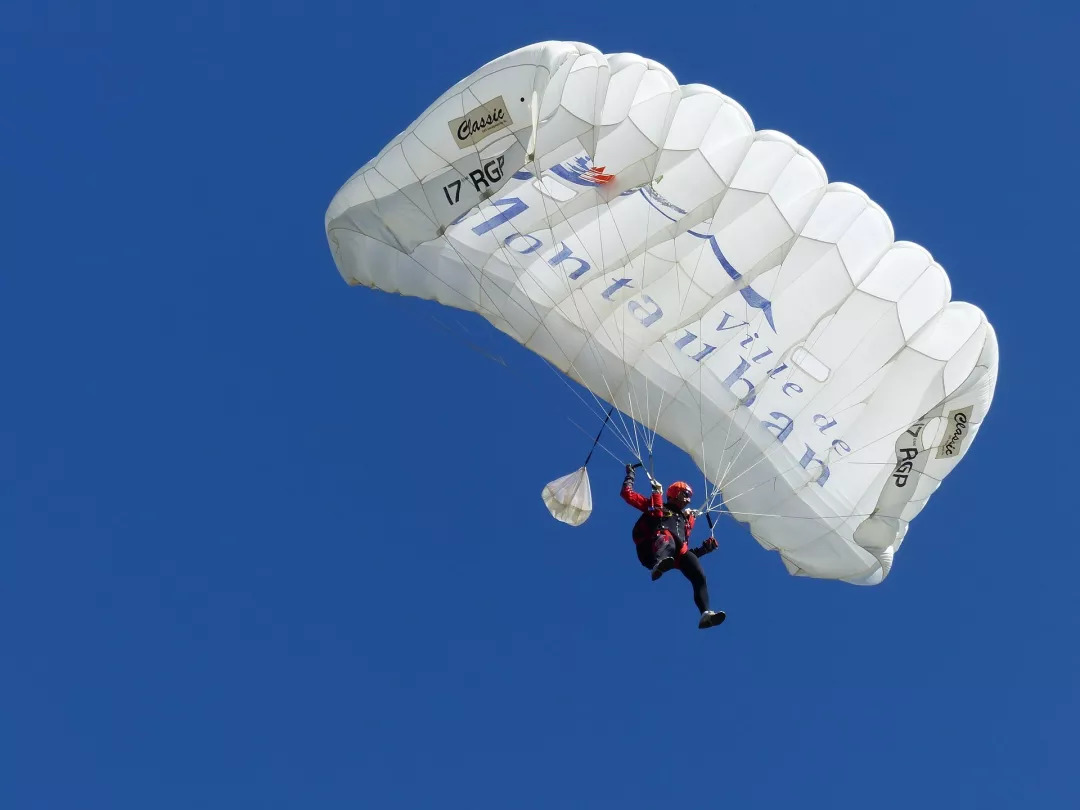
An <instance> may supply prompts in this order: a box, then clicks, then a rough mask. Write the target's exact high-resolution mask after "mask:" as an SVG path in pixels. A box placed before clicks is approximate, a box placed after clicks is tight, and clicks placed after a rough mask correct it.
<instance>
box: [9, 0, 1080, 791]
mask: <svg viewBox="0 0 1080 810" xmlns="http://www.w3.org/2000/svg"><path fill="white" fill-rule="evenodd" d="M3 17H4V19H3V22H2V26H3V31H4V35H3V37H2V38H0V104H2V109H0V185H2V194H0V233H2V236H3V238H2V246H3V247H2V252H0V262H2V265H0V267H2V269H0V285H2V286H0V307H2V309H0V337H2V339H3V347H4V350H3V358H4V359H3V369H4V373H3V382H4V394H3V397H2V399H0V417H2V420H0V521H2V522H0V529H2V532H3V536H2V537H0V804H2V805H3V807H5V808H12V809H13V810H30V809H31V808H33V809H35V810H36V809H37V808H76V807H78V808H96V807H103V808H138V809H139V810H145V808H155V810H165V809H166V808H184V809H185V810H187V808H193V807H200V808H201V807H207V808H210V807H212V808H248V807H251V808H346V807H348V808H355V807H370V808H380V809H381V808H386V809H387V810H389V809H390V808H428V807H437V808H470V810H472V809H474V808H498V809H499V810H503V809H506V810H510V809H511V808H514V809H516V808H545V809H549V808H560V809H561V808H607V807H612V808H620V810H635V809H636V808H657V807H687V806H691V807H721V806H723V807H731V808H750V807H754V808H759V807H760V808H773V807H776V808H780V807H783V808H788V807H812V808H841V807H864V806H873V807H875V808H909V807H911V806H917V805H921V806H927V807H978V808H1033V807H1039V808H1043V807H1046V808H1050V807H1053V808H1058V807H1060V808H1065V807H1076V806H1080V790H1078V783H1077V776H1076V767H1075V762H1076V756H1077V743H1076V725H1077V721H1078V720H1080V711H1078V693H1080V678H1078V663H1080V656H1078V652H1077V638H1078V635H1080V621H1078V613H1080V611H1078V608H1077V597H1076V590H1075V582H1076V575H1077V571H1078V569H1080V555H1078V553H1077V543H1076V541H1077V535H1078V532H1077V530H1076V527H1075V503H1076V498H1075V495H1074V479H1075V465H1074V463H1073V457H1074V443H1075V430H1076V415H1075V406H1074V403H1075V401H1076V382H1075V381H1076V369H1075V361H1074V359H1073V357H1074V353H1075V347H1076V345H1077V338H1076V330H1075V314H1074V309H1075V307H1074V301H1075V298H1076V295H1077V292H1078V285H1077V282H1076V255H1075V243H1076V220H1077V216H1076V215H1077V202H1076V200H1077V197H1076V188H1077V185H1078V180H1080V177H1078V174H1080V172H1078V158H1077V149H1076V144H1075V137H1076V131H1077V124H1078V115H1077V107H1076V98H1077V97H1078V92H1080V80H1078V77H1080V68H1078V66H1077V60H1076V58H1075V49H1076V43H1075V40H1076V33H1077V31H1078V30H1080V26H1078V22H1080V15H1078V13H1077V12H1076V11H1075V10H1070V11H1066V10H1064V6H1063V5H1062V6H1059V7H1058V9H1057V10H1056V11H1055V10H1052V9H1051V7H1050V6H1047V7H1046V8H1042V7H1040V6H1038V5H1037V4H1030V5H1029V4H1025V5H1023V6H1016V5H1014V4H1008V5H1006V4H995V3H978V4H976V3H971V4H941V3H938V2H921V0H920V1H917V2H909V3H904V4H876V3H861V2H854V1H853V2H848V3H833V4H829V3H824V4H823V3H794V2H790V3H788V2H785V3H771V4H764V3H762V4H726V3H715V4H708V5H698V4H694V5H685V6H684V5H680V4H663V3H653V4H646V3H638V2H633V0H631V1H630V2H596V3H592V4H580V3H562V2H553V3H516V4H506V3H503V4H489V5H484V4H479V5H478V4H462V3H449V2H446V3H440V2H434V0H423V2H420V3H414V4H409V5H404V4H403V5H400V6H396V7H395V8H393V9H390V8H378V7H374V8H373V7H372V5H371V4H360V3H345V2H338V3H322V4H320V3H300V2H273V3H260V4H244V3H226V4H220V3H209V2H206V3H183V4H161V5H157V4H153V3H139V4H122V3H98V4H90V3H86V4H83V5H81V6H71V5H69V4H65V3H59V2H51V3H50V2H29V0H18V1H17V2H14V3H8V4H5V11H4V13H3ZM544 39H576V40H581V41H585V42H589V43H591V44H593V45H595V46H597V47H599V48H601V49H603V50H605V51H608V52H614V51H632V52H636V53H640V54H642V55H645V56H648V57H650V58H653V59H656V60H657V61H659V62H661V63H663V64H665V65H667V66H668V67H669V68H670V69H671V70H672V71H673V72H674V74H675V76H676V77H677V78H678V79H679V80H680V81H682V82H684V83H690V82H702V83H706V84H711V85H713V86H714V87H717V88H718V89H720V90H721V91H722V92H724V93H726V94H728V95H730V96H732V97H733V98H735V99H736V100H738V101H739V102H740V103H741V104H742V105H743V106H744V107H745V108H746V109H747V110H748V111H749V113H750V115H751V117H752V118H753V120H754V123H755V125H756V126H757V127H758V128H759V129H766V128H774V129H780V130H782V131H784V132H786V133H788V134H790V135H791V136H792V137H794V138H795V139H796V140H797V141H799V142H800V143H801V144H803V145H805V146H806V147H808V148H809V149H811V150H812V151H813V152H814V153H815V154H816V155H817V156H818V157H819V158H820V159H821V161H822V162H823V164H824V165H825V167H826V169H827V170H828V172H829V176H830V178H831V179H834V180H843V181H846V182H850V183H854V184H856V185H858V186H860V187H861V188H863V189H864V190H866V192H867V193H868V194H869V195H870V196H871V197H872V198H874V199H875V200H876V201H877V202H879V203H880V204H881V205H882V206H883V207H884V208H885V210H886V211H888V213H889V215H890V217H891V219H892V221H893V223H894V225H895V229H896V235H897V238H898V239H910V240H912V241H916V242H919V243H921V244H923V245H925V246H926V247H927V248H928V249H929V250H930V251H931V252H932V253H933V254H934V256H935V258H937V259H938V260H939V261H940V262H941V263H942V264H943V265H944V267H945V268H946V270H947V271H948V273H949V275H950V278H951V280H952V285H953V296H954V298H956V299H960V300H967V301H971V302H973V303H975V304H976V305H978V306H980V307H981V308H983V310H984V311H985V312H986V313H987V315H988V317H989V318H990V320H991V322H992V323H993V324H994V326H995V327H996V329H997V332H998V337H999V340H1000V344H1001V376H1000V380H999V385H998V389H997V394H996V399H995V401H994V405H993V407H992V409H991V412H990V417H989V419H988V421H987V422H986V424H985V426H984V429H983V430H982V432H981V433H980V434H979V436H978V439H977V441H976V442H975V444H974V446H973V449H972V450H971V452H970V454H969V455H968V457H967V460H966V461H965V462H964V463H963V464H962V465H961V466H960V467H959V469H958V470H957V471H956V473H955V474H954V475H953V476H951V477H950V478H949V479H948V482H947V484H946V485H945V486H944V487H943V488H942V489H941V490H940V491H939V493H938V494H937V495H935V496H934V498H933V499H932V500H931V501H930V503H929V505H928V506H927V508H926V510H925V511H924V512H923V514H922V515H921V516H920V517H919V518H918V520H917V521H916V523H915V524H914V527H913V529H912V531H911V533H910V534H909V536H908V540H907V542H906V543H905V545H904V547H903V549H902V551H901V552H900V554H899V555H898V559H897V563H896V566H895V567H894V569H893V572H892V575H891V576H890V577H889V579H888V580H887V581H886V582H885V583H884V584H883V585H881V586H880V587H877V588H870V589H866V588H856V587H852V586H847V585H842V584H838V583H830V582H822V581H810V580H804V579H796V578H792V577H789V576H788V575H787V574H786V573H785V571H784V569H783V567H782V565H781V564H780V561H779V559H778V558H777V557H776V556H775V555H773V554H770V553H768V552H766V551H764V550H763V549H761V548H760V547H759V546H758V545H757V544H756V543H755V542H754V541H753V540H752V538H750V536H749V534H748V533H747V532H746V530H745V529H743V528H742V527H740V526H738V525H737V524H735V523H734V522H732V521H731V520H730V519H727V520H725V521H724V524H723V529H722V530H721V532H720V535H719V536H720V538H721V549H720V551H719V552H718V553H717V554H714V555H712V556H711V557H709V558H707V559H706V560H705V563H706V569H707V571H708V572H709V574H710V584H711V585H712V590H713V594H714V600H713V601H714V603H715V605H716V606H717V607H722V608H724V609H726V610H727V611H728V621H727V623H726V624H725V625H724V626H723V627H721V628H718V629H716V630H710V631H708V632H707V633H701V632H699V631H698V630H697V628H696V612H695V611H694V610H693V608H692V605H691V604H690V598H689V595H688V593H687V588H686V585H685V583H683V582H682V580H681V578H678V577H675V578H666V579H665V580H663V581H661V582H660V583H658V584H655V585H654V584H652V583H650V582H649V581H648V577H647V575H646V574H645V573H644V572H643V571H642V569H641V568H640V567H639V566H638V563H637V561H636V560H635V559H634V556H633V552H632V548H631V545H630V541H629V539H628V532H629V529H630V525H631V523H632V520H633V512H632V511H631V510H629V508H628V507H626V506H625V505H624V504H623V503H622V502H621V501H620V500H619V499H618V496H617V490H618V486H619V483H620V481H621V477H622V469H621V467H620V465H618V464H617V463H615V462H614V461H613V460H612V459H611V458H610V457H608V456H607V455H606V454H603V453H600V454H598V455H597V457H596V460H595V461H594V463H593V465H591V467H590V469H591V470H592V473H593V484H594V494H595V496H596V499H597V509H596V512H595V514H594V516H593V517H592V519H591V520H590V521H589V522H588V523H587V524H585V526H583V527H581V528H579V529H570V528H569V527H565V526H563V525H561V524H559V523H557V522H555V521H553V520H551V518H550V517H549V516H548V515H547V513H546V511H545V510H544V507H543V504H542V503H541V501H540V498H539V491H540V488H541V487H542V486H543V484H544V483H545V482H547V481H548V480H550V479H552V478H555V477H556V476H558V475H561V474H563V473H566V472H569V471H570V470H572V469H573V468H574V467H576V466H577V465H578V464H579V463H580V461H581V459H582V457H583V455H584V453H585V451H586V450H587V449H588V445H589V443H590V437H588V436H585V435H583V434H582V433H581V432H580V431H579V430H578V428H577V427H575V425H574V424H573V423H572V422H571V421H570V419H568V417H570V418H572V419H573V420H574V421H575V422H577V424H579V425H581V426H582V428H583V429H587V432H589V433H592V432H593V431H594V430H595V427H596V422H595V421H594V420H593V419H592V417H590V415H589V414H588V412H587V411H586V409H585V408H583V407H582V406H581V404H580V403H579V402H578V400H577V399H576V398H575V397H574V396H573V395H572V394H571V392H570V391H569V390H567V388H566V387H565V386H563V385H561V384H560V383H559V382H558V381H557V380H556V379H555V378H554V377H553V376H552V375H551V373H550V372H548V371H547V370H546V369H545V368H544V367H543V365H542V364H539V363H538V362H537V361H536V359H535V358H534V357H532V356H531V355H529V354H527V353H526V352H524V351H523V350H521V349H520V348H519V347H517V346H516V345H513V344H511V343H510V342H509V341H508V340H506V339H505V338H503V337H502V336H501V335H499V334H497V333H495V332H494V330H492V329H491V328H490V327H488V326H487V325H486V324H484V323H482V322H481V321H479V320H478V319H476V318H474V317H471V316H468V315H465V314H462V313H458V312H456V311H446V310H443V311H441V312H440V311H439V308H438V307H435V306H433V305H429V304H428V303H427V302H421V301H416V300H406V299H403V298H400V297H397V296H389V295H385V294H380V293H375V292H372V291H370V290H366V289H363V288H358V289H351V288H348V287H347V286H346V285H345V284H344V283H343V282H342V281H341V279H340V277H339V276H338V274H337V272H336V270H335V268H334V266H333V262H332V260H331V257H330V253H329V249H328V247H327V244H326V239H325V235H324V233H323V213H324V211H325V209H326V205H327V204H328V202H329V200H330V198H331V197H332V195H333V194H334V192H335V191H336V190H337V188H338V187H339V186H340V185H341V184H342V183H343V182H344V181H345V179H347V178H348V176H349V175H351V174H352V173H353V172H354V171H355V170H356V169H357V168H359V167H360V166H361V165H362V164H363V163H364V162H365V161H366V160H368V159H369V158H370V157H372V156H373V155H374V154H375V153H376V152H377V151H378V150H379V148H380V147H381V146H382V145H383V144H384V143H385V142H387V141H388V140H390V139H391V138H392V137H393V136H394V135H396V134H397V133H398V132H399V131H400V130H401V129H403V128H404V127H406V126H407V125H408V124H409V123H410V122H411V121H412V120H413V119H414V118H415V117H416V116H417V115H418V114H419V113H420V112H421V111H422V110H423V109H424V108H425V107H426V106H427V105H428V103H430V102H431V101H432V100H434V99H435V98H436V97H437V96H438V95H439V94H440V93H441V92H442V91H443V90H445V89H446V88H447V87H449V86H450V85H451V84H452V83H454V82H455V81H457V80H458V79H459V78H461V77H463V76H465V75H467V74H469V73H470V72H472V71H473V70H475V69H476V68H478V67H480V66H481V65H482V64H483V63H485V62H486V61H488V60H490V59H492V58H494V57H496V56H499V55H500V54H502V53H504V52H506V51H509V50H512V49H514V48H517V47H520V46H522V45H526V44H529V43H531V42H536V41H540V40H544ZM435 318H439V319H440V320H441V321H442V322H443V323H445V324H447V325H448V326H449V327H450V331H449V332H447V331H445V330H444V329H443V328H442V327H441V326H440V325H439V324H438V323H436V321H435ZM470 343H472V344H477V345H479V346H482V347H484V350H485V351H487V352H490V353H493V354H496V355H498V356H500V357H502V358H503V359H504V360H505V361H506V362H507V364H508V367H504V366H502V365H501V364H499V363H496V362H492V360H490V359H489V358H487V357H486V356H484V354H482V353H480V352H477V351H473V350H472V349H471V348H470V347H469V345H468V344H470ZM608 446H609V447H611V448H612V449H615V447H616V445H614V444H613V443H610V444H609V445H608ZM658 465H659V467H658V472H659V473H660V474H661V475H662V476H663V477H665V479H666V480H671V479H673V478H675V477H686V478H688V479H689V480H690V481H692V482H696V481H700V473H698V472H697V470H695V469H693V468H692V466H691V465H690V463H689V462H688V460H687V459H686V457H685V456H682V455H681V454H679V453H677V452H676V451H675V450H673V449H672V448H670V447H664V448H662V449H661V451H660V457H659V460H658Z"/></svg>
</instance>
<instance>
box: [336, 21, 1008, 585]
mask: <svg viewBox="0 0 1080 810" xmlns="http://www.w3.org/2000/svg"><path fill="white" fill-rule="evenodd" d="M326 232H327V236H328V239H329V242H330V246H331V249H332V252H333V255H334V260H335V262H336V263H337V267H338V269H339V271H340V272H341V274H342V276H343V277H344V278H345V280H346V281H347V282H349V283H350V284H354V285H367V286H370V287H374V288H378V289H380V290H385V291H389V292H396V293H400V294H403V295H409V296H417V297H420V298H427V299H434V300H436V301H439V302H441V303H443V304H445V305H447V306H452V307H459V308H461V309H465V310H470V311H472V312H476V313H479V314H480V315H482V316H483V317H484V318H486V319H487V320H488V321H489V322H490V323H491V324H493V325H494V326H495V327H496V328H498V329H500V330H502V331H503V332H505V333H506V334H507V335H510V336H511V337H512V338H513V339H515V340H517V341H518V342H520V343H521V344H523V345H524V346H526V347H528V348H529V349H530V350H532V351H534V352H536V353H537V354H539V355H541V356H543V357H544V358H546V359H547V360H548V361H549V362H550V363H551V364H552V365H554V366H555V367H557V368H558V369H560V370H562V371H563V372H564V373H565V374H566V375H568V376H569V377H570V378H572V379H573V380H576V381H577V382H579V383H580V384H581V385H583V386H585V387H586V388H588V389H590V390H591V391H592V392H594V393H595V394H596V395H597V396H598V397H599V398H601V399H602V400H604V401H605V402H608V403H611V404H614V405H615V406H616V407H617V408H618V409H619V410H620V411H621V412H622V413H623V414H625V415H626V417H628V418H630V419H632V420H636V422H635V424H637V423H640V424H641V425H647V426H649V427H650V428H651V429H654V430H655V431H656V433H657V434H659V435H661V436H663V437H664V438H666V439H667V440H669V441H670V442H672V443H673V444H675V445H677V446H679V447H681V448H682V449H683V450H685V451H686V452H687V453H688V454H690V455H691V456H692V457H693V459H694V461H695V462H696V463H697V465H698V466H699V467H700V468H701V470H702V471H703V473H704V474H705V476H706V477H707V479H708V480H709V481H711V482H713V483H714V484H715V485H716V486H719V487H720V488H721V489H722V491H723V498H724V502H725V505H726V507H727V508H728V510H729V511H730V512H731V513H732V515H733V516H734V517H735V518H736V519H738V520H740V521H742V522H744V523H747V524H748V526H749V529H750V531H751V533H752V534H753V536H754V537H755V538H756V539H757V541H758V542H759V543H760V544H761V545H762V546H764V547H765V548H767V549H772V550H775V551H777V552H778V553H779V554H780V556H781V557H782V558H783V560H784V563H785V565H786V566H787V568H788V570H789V571H790V572H791V573H794V574H799V575H806V576H812V577H823V578H832V579H842V580H846V581H848V582H855V583H860V584H874V583H877V582H880V581H881V580H882V579H883V578H884V577H885V576H886V575H887V574H888V572H889V569H890V567H891V565H892V561H893V557H894V554H895V552H896V550H897V549H898V548H899V546H900V544H901V542H902V541H903V539H904V536H905V534H906V533H907V530H908V526H909V524H910V522H911V521H912V519H913V518H914V517H915V516H916V515H917V514H918V513H919V511H920V510H921V509H922V507H923V506H924V504H925V503H926V500H927V498H928V497H929V496H930V495H931V493H933V492H934V491H935V490H936V489H937V487H938V486H939V485H940V483H941V481H942V480H943V479H944V478H945V476H946V475H948V474H949V473H950V472H951V471H952V470H953V468H954V467H955V466H956V464H957V463H958V462H959V461H960V459H962V458H963V457H964V455H965V454H966V453H967V452H968V451H969V450H970V448H971V444H972V441H973V440H974V438H975V434H976V433H977V432H978V430H979V426H980V424H981V423H982V421H983V419H984V417H985V416H986V413H987V409H988V407H989V405H990V401H991V398H992V396H993V391H994V385H995V379H996V372H997V343H996V339H995V336H994V331H993V329H992V328H991V326H990V324H989V323H988V322H987V320H986V318H985V317H984V315H983V313H982V312H980V311H979V310H978V309H977V308H975V307H974V306H971V305H970V304H965V303H960V302H953V301H950V297H951V289H950V285H949V279H948V277H947V276H946V274H945V271H944V270H943V269H942V268H941V266H940V265H938V264H937V263H936V262H935V261H934V259H933V258H932V257H931V255H930V254H929V253H928V252H927V251H926V250H925V249H923V248H922V247H920V246H919V245H916V244H913V243H911V242H902V241H901V242H898V241H895V240H894V238H893V229H892V225H891V223H890V221H889V218H888V217H887V216H886V214H885V212H884V211H883V210H882V209H881V208H880V207H879V206H877V205H876V204H875V203H874V202H873V201H872V200H870V199H869V198H868V197H867V196H866V195H865V194H864V193H863V192H862V191H860V190H859V189H857V188H855V187H853V186H850V185H847V184H844V183H830V182H829V181H828V179H827V177H826V174H825V169H824V168H823V167H822V165H821V163H819V162H818V160H817V159H816V158H815V157H814V156H813V155H812V154H811V153H810V152H808V151H807V150H806V149H804V148H802V147H801V146H799V145H798V144H797V143H796V142H795V141H793V140H792V139H791V138H789V137H787V136H786V135H783V134H781V133H779V132H773V131H760V132H758V131H755V129H754V125H753V123H752V122H751V120H750V116H749V115H748V114H747V113H746V111H745V110H743V108H742V107H740V106H739V105H738V104H737V103H736V102H735V101H733V100H732V99H730V98H728V97H727V96H725V95H723V94H722V93H720V92H718V91H716V90H714V89H713V88H711V87H707V86H704V85H700V84H690V85H680V84H679V83H678V82H677V81H676V79H675V77H674V76H672V74H671V73H670V72H669V71H668V70H667V69H666V68H665V67H664V66H663V65H660V64H657V63H656V62H653V61H651V60H649V59H645V58H642V57H640V56H635V55H633V54H612V55H605V54H602V53H600V52H598V51H597V50H596V49H594V48H592V47H590V46H588V45H585V44H582V43H575V42H545V43H541V44H537V45H532V46H530V47H526V48H522V49H520V50H517V51H514V52H513V53H509V54H507V55H505V56H502V57H500V58H499V59H496V60H495V61H493V62H491V63H489V64H488V65H485V66H484V67H482V68H481V69H479V70H477V71H476V72H475V73H473V74H472V75H471V76H469V77H467V78H466V79H464V80H462V81H461V82H459V83H458V84H456V85H454V86H453V87H452V88H451V89H450V90H448V91H447V92H446V93H445V94H443V95H442V96H441V97H440V98H439V99H438V100H436V101H435V103H434V104H432V105H431V106H430V107H429V108H428V109H427V111H426V112H424V113H423V115H421V116H420V117H419V118H418V119H417V120H416V121H415V122H414V123H413V124H411V125H410V126H409V127H408V129H406V130H405V131H404V132H403V133H402V134H401V135H399V136H398V137H397V138H395V139H394V140H393V141H392V142H391V143H389V144H388V145H387V146H386V147H385V148H384V149H383V150H382V151H381V152H380V153H379V154H378V155H377V156H376V157H375V158H374V159H372V160H371V161H370V162H369V163H367V164H366V165H365V166H364V167H363V168H362V169H361V170H360V171H359V172H357V173H356V174H355V175H354V176H353V177H352V178H351V179H350V180H349V181H348V182H347V183H346V184H345V185H344V186H343V187H342V188H341V189H340V191H339V192H338V193H337V195H336V196H335V197H334V199H333V201H332V202H331V204H330V207H329V210H328V211H327V214H326ZM576 483H578V482H575V481H570V482H564V485H565V487H570V491H572V494H571V495H570V496H568V498H567V499H566V500H572V499H573V493H576V492H577V490H576V489H574V488H573V487H574V485H575V484H576ZM565 487H564V488H565ZM549 495H550V496H552V497H557V495H558V493H556V492H554V491H552V492H550V493H549V492H546V493H545V498H547V497H548V496H549ZM589 507H590V508H591V504H590V505H589ZM562 519H566V520H567V521H568V522H580V520H581V519H583V518H582V516H581V514H579V513H573V512H572V510H571V513H569V514H566V515H564V516H563V518H562Z"/></svg>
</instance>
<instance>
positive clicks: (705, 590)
mask: <svg viewBox="0 0 1080 810" xmlns="http://www.w3.org/2000/svg"><path fill="white" fill-rule="evenodd" d="M676 567H677V568H678V569H679V570H680V571H682V575H683V576H684V577H686V578H687V579H688V580H689V581H690V584H691V585H692V586H693V587H694V604H695V605H697V609H698V612H700V613H704V612H705V611H707V610H708V609H709V585H708V583H707V582H706V581H705V569H704V568H702V567H701V560H699V559H698V558H697V555H696V554H693V553H691V552H689V551H688V552H686V553H685V554H680V555H679V557H678V561H677V563H676Z"/></svg>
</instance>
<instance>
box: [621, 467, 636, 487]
mask: <svg viewBox="0 0 1080 810" xmlns="http://www.w3.org/2000/svg"><path fill="white" fill-rule="evenodd" d="M622 483H623V486H624V487H632V486H633V485H634V465H633V464H627V465H626V478H624V479H623V482H622Z"/></svg>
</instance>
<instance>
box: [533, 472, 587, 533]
mask: <svg viewBox="0 0 1080 810" xmlns="http://www.w3.org/2000/svg"><path fill="white" fill-rule="evenodd" d="M543 498H544V503H545V504H547V508H548V511H549V512H551V516H552V517H554V518H555V519H556V520H561V521H562V522H563V523H569V524H570V525H571V526H580V525H581V524H582V523H584V522H585V521H586V520H588V519H589V515H591V514H592V488H591V487H590V486H589V471H588V469H586V468H585V467H580V468H578V469H577V470H575V471H574V472H572V473H570V474H569V475H564V476H563V477H562V478H556V479H555V480H554V481H552V482H551V483H550V484H548V485H547V486H545V487H544V492H543Z"/></svg>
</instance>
